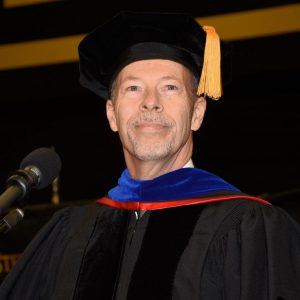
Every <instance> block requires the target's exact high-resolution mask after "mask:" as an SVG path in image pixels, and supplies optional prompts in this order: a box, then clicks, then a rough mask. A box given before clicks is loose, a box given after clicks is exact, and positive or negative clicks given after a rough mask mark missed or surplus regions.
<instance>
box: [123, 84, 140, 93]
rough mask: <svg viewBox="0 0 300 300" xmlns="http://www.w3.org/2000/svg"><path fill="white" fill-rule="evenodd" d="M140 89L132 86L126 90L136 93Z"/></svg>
mask: <svg viewBox="0 0 300 300" xmlns="http://www.w3.org/2000/svg"><path fill="white" fill-rule="evenodd" d="M138 89H139V87H138V86H137V85H131V86H129V87H127V88H126V90H127V91H130V92H136V91H138Z"/></svg>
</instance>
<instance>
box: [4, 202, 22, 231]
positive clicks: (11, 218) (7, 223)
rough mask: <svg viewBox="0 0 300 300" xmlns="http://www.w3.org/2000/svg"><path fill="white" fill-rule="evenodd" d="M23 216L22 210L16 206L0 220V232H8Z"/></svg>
mask: <svg viewBox="0 0 300 300" xmlns="http://www.w3.org/2000/svg"><path fill="white" fill-rule="evenodd" d="M23 218H24V211H23V210H22V209H20V208H16V209H14V210H12V211H10V212H9V213H8V214H7V215H6V216H5V217H4V218H3V219H2V220H1V221H0V233H2V232H3V233H7V232H9V231H10V230H11V229H12V228H13V226H15V225H17V224H18V223H19V222H20V221H21V220H22V219H23Z"/></svg>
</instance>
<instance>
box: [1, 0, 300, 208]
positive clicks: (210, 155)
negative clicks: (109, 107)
mask: <svg viewBox="0 0 300 300" xmlns="http://www.w3.org/2000/svg"><path fill="white" fill-rule="evenodd" d="M296 2H298V1H262V0H261V1H253V0H251V1H250V0H249V1H248V0H244V1H241V0H239V1H233V0H231V1H201V4H200V3H197V2H196V3H194V2H192V1H185V2H184V9H183V3H180V4H178V5H176V4H175V3H173V2H171V1H159V2H155V1H147V2H142V1H115V0H114V1H109V2H106V3H105V8H104V7H103V3H102V1H58V2H53V3H48V4H40V5H31V6H24V7H16V8H10V9H7V8H4V7H2V8H1V9H0V46H1V44H7V43H15V42H21V41H32V40H39V39H44V38H50V37H59V36H68V35H75V34H85V33H88V32H90V31H91V30H92V29H93V28H95V27H96V26H97V25H99V24H100V23H102V22H103V21H105V20H107V19H108V18H110V17H112V16H113V15H114V14H115V13H116V12H118V11H119V10H121V9H126V10H135V11H139V10H140V11H143V10H146V11H174V12H175V11H178V12H187V13H190V14H191V15H192V16H194V17H203V16H209V15H215V14H223V13H231V12H240V11H247V10H252V9H259V8H266V7H271V6H279V5H283V4H288V3H296ZM299 18H300V16H299ZM299 37H300V34H299V32H294V33H286V34H283V35H272V36H264V37H258V38H252V39H241V40H234V41H232V44H233V49H234V52H233V54H234V57H233V82H232V84H231V85H230V86H228V87H226V88H225V91H224V97H223V98H221V100H219V101H218V102H214V101H209V103H208V110H207V115H206V117H205V122H204V124H203V126H202V128H201V130H200V132H198V133H196V134H195V151H194V155H193V159H194V162H195V164H196V165H197V166H198V167H200V168H204V169H207V170H208V171H211V172H214V173H216V174H217V175H219V176H221V177H223V178H224V179H226V180H227V181H229V182H230V183H232V184H234V185H236V186H237V187H239V188H240V189H241V190H243V191H244V192H247V193H250V194H253V195H259V196H263V197H265V198H266V199H270V200H272V201H274V203H275V202H276V203H278V204H280V205H282V206H284V203H283V202H282V199H285V200H286V202H285V205H287V203H288V201H293V209H291V212H292V213H293V212H294V211H295V209H294V208H295V207H296V208H297V209H298V207H299V205H300V204H299V203H300V202H299V201H300V200H299V199H297V196H298V195H299V189H300V184H299V167H300V158H299V150H300V147H299V146H300V145H299V134H300V124H299V120H300V112H299V110H298V103H299V100H300V92H299V84H300V82H299V69H300V59H299V53H300V43H299ZM20 55H22V53H20ZM0 59H5V58H2V57H1V58H0ZM78 77H79V73H78V64H77V62H76V63H61V64H58V65H50V66H38V67H28V68H20V69H14V70H2V71H0V87H1V88H0V113H1V118H0V142H1V148H0V189H2V190H4V188H5V181H6V178H7V176H8V175H9V173H10V172H12V171H14V170H16V169H17V168H18V167H19V164H20V162H21V161H22V159H23V158H24V157H25V156H26V155H27V154H28V153H29V152H31V151H32V150H34V149H36V148H39V147H55V150H56V151H57V152H58V154H59V155H60V157H61V159H62V170H61V173H60V177H59V194H60V201H61V203H62V204H65V203H69V204H71V203H72V204H73V202H75V203H76V201H78V203H79V201H85V200H90V201H93V200H94V199H96V198H99V197H101V196H102V195H104V194H105V193H106V192H107V190H108V189H110V188H111V187H113V186H114V185H115V184H116V181H117V178H118V177H119V175H120V172H121V171H122V170H123V169H124V167H125V164H124V160H123V154H122V151H121V146H120V143H119V141H118V137H117V135H116V134H114V133H112V132H110V129H109V127H108V124H107V122H106V118H105V102H104V101H102V100H101V99H99V98H97V96H95V95H94V94H92V92H90V91H88V90H86V89H84V88H83V87H81V86H80V85H79V83H78ZM51 196H52V187H48V188H46V189H44V190H41V191H33V192H32V193H31V195H30V197H29V199H28V204H29V205H35V204H36V205H39V204H45V203H49V204H50V203H51ZM291 199H292V200H291ZM286 207H287V206H286Z"/></svg>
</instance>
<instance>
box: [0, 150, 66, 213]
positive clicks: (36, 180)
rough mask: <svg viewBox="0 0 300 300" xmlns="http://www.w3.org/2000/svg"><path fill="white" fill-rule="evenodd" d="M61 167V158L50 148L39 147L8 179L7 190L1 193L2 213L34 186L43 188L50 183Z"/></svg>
mask: <svg viewBox="0 0 300 300" xmlns="http://www.w3.org/2000/svg"><path fill="white" fill-rule="evenodd" d="M60 169H61V159H60V157H59V156H58V154H57V153H56V152H55V151H54V150H52V149H50V148H38V149H36V150H34V151H32V152H31V153H29V154H28V155H27V156H26V157H25V158H24V159H23V160H22V162H21V164H20V169H18V170H16V171H15V172H13V173H12V175H11V176H10V177H9V178H8V179H7V181H6V187H7V188H6V190H5V192H4V193H3V194H2V195H0V214H2V213H3V211H5V209H6V208H8V207H9V206H11V205H12V204H13V203H14V202H15V201H19V200H21V199H23V198H24V197H25V196H26V195H27V194H28V193H29V192H30V191H31V189H32V188H34V189H38V190H39V189H43V188H45V187H47V186H48V185H50V184H51V183H52V181H53V180H54V179H55V178H56V177H57V176H58V174H59V172H60Z"/></svg>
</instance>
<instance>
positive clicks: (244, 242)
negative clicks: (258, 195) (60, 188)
mask: <svg viewBox="0 0 300 300" xmlns="http://www.w3.org/2000/svg"><path fill="white" fill-rule="evenodd" d="M132 216H133V212H131V211H126V210H121V209H115V208H111V207H108V206H104V205H100V204H96V203H95V204H91V205H86V206H80V207H70V208H64V209H62V210H60V211H59V212H57V213H55V215H54V216H53V218H52V220H51V221H50V222H49V223H48V224H47V225H45V226H44V228H43V229H42V230H41V231H40V232H39V233H38V235H37V236H36V238H35V239H34V240H33V241H32V242H31V243H30V245H29V246H28V248H27V249H26V251H25V252H24V254H23V257H22V258H21V259H20V260H19V261H18V262H17V264H16V265H15V267H14V269H13V271H12V272H11V273H9V274H8V276H7V277H6V279H5V280H4V282H3V283H2V285H1V288H0V299H1V300H4V299H5V300H19V299H22V300H35V299H44V300H54V299H55V300H71V299H72V300H75V299H76V300H78V299H81V300H83V299H89V300H93V299H97V300H99V299H100V300H108V299H110V300H111V299H130V300H136V299H139V300H141V299H143V300H148V299H149V300H150V299H151V300H154V299H155V300H160V299H162V300H169V299H172V300H221V299H229V300H250V299H251V300H279V299H281V300H282V299H286V300H299V299H300V255H299V253H300V229H299V225H298V224H297V223H296V222H295V221H294V220H293V219H292V218H291V217H290V216H289V215H288V214H287V213H286V212H285V211H284V210H282V209H281V208H278V207H276V206H272V205H266V204H263V203H260V202H256V201H251V200H245V199H242V196H241V198H240V199H236V200H230V201H223V202H215V203H209V204H198V205H190V206H183V207H176V208H169V209H162V210H156V211H152V212H146V213H145V215H144V216H143V217H142V218H141V220H140V221H139V222H137V221H135V222H133V219H132ZM135 239H136V240H135ZM136 245H138V246H136ZM120 291H122V293H120Z"/></svg>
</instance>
